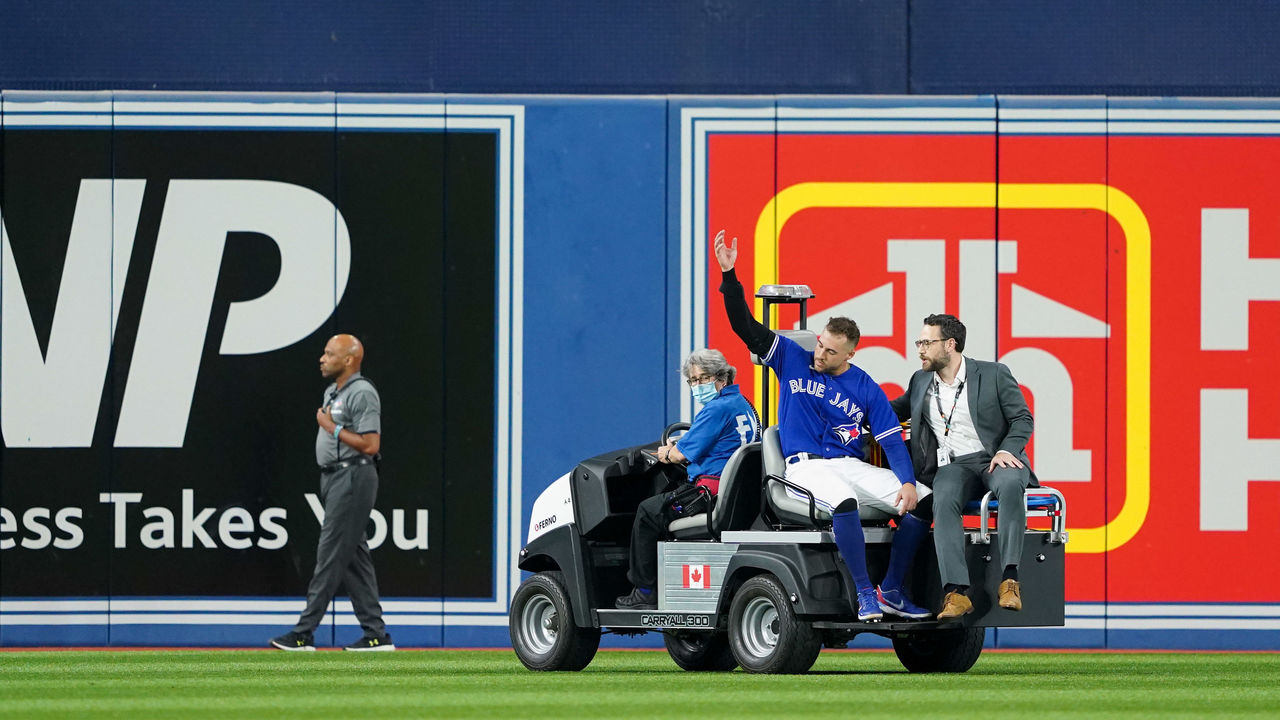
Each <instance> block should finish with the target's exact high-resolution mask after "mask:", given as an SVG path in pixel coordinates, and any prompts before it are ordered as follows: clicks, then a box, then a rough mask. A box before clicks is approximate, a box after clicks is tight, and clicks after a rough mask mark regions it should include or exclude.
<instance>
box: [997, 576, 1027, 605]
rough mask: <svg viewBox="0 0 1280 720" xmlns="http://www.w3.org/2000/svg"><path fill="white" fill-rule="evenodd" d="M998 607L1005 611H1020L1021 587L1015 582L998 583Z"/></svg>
mask: <svg viewBox="0 0 1280 720" xmlns="http://www.w3.org/2000/svg"><path fill="white" fill-rule="evenodd" d="M1000 607H1002V608H1004V609H1005V610H1021V609H1022V585H1020V584H1019V583H1018V581H1017V580H1005V581H1004V582H1002V583H1000Z"/></svg>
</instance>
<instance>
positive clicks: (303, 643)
mask: <svg viewBox="0 0 1280 720" xmlns="http://www.w3.org/2000/svg"><path fill="white" fill-rule="evenodd" d="M271 645H272V646H273V647H278V648H280V649H281V650H288V651H290V652H299V651H301V652H311V651H314V650H315V649H316V641H315V638H314V637H312V635H311V633H300V632H293V631H292V630H290V631H289V632H287V633H285V634H283V635H281V636H280V637H278V638H271Z"/></svg>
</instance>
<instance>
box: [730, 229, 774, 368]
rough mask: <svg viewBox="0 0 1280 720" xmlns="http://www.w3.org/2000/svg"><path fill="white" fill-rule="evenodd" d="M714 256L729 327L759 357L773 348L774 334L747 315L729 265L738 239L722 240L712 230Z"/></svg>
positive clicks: (742, 294) (748, 310)
mask: <svg viewBox="0 0 1280 720" xmlns="http://www.w3.org/2000/svg"><path fill="white" fill-rule="evenodd" d="M715 256H716V262H718V263H720V294H721V295H723V296H724V311H725V314H727V315H728V316H729V326H730V327H732V328H733V332H734V333H736V334H737V336H738V337H740V338H742V342H743V343H745V344H746V346H747V349H748V350H750V351H751V352H753V353H755V354H757V355H760V356H762V357H763V356H764V355H767V354H768V353H769V349H770V348H771V347H773V339H774V333H773V331H772V330H770V329H769V328H767V327H765V326H764V325H763V324H761V323H760V321H758V320H756V319H755V318H754V317H752V316H751V308H750V306H748V305H747V299H746V296H745V291H744V290H743V287H742V283H741V282H739V281H738V276H737V274H736V273H734V271H733V266H734V264H735V263H736V262H737V261H738V238H734V239H733V243H732V244H728V243H726V242H725V241H724V231H723V230H721V231H720V232H718V233H716V241H715Z"/></svg>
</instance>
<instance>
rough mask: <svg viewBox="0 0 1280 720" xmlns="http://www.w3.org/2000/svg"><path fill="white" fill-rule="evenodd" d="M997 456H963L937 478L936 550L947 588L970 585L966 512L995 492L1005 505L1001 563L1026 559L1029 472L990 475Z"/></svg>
mask: <svg viewBox="0 0 1280 720" xmlns="http://www.w3.org/2000/svg"><path fill="white" fill-rule="evenodd" d="M990 463H991V456H990V455H987V454H986V453H972V454H970V455H962V456H960V457H958V458H956V459H954V460H952V461H951V462H950V463H949V464H948V465H944V466H943V467H940V468H938V474H937V475H935V476H934V478H933V547H934V550H936V551H937V553H938V571H939V572H940V573H941V575H942V584H943V585H944V586H945V585H948V584H953V585H969V584H970V583H969V566H968V565H967V564H966V563H965V560H964V544H965V537H964V521H963V520H962V519H961V517H960V511H961V510H962V509H963V508H964V506H965V503H967V502H969V501H971V500H978V499H981V498H982V495H983V493H985V492H986V491H987V490H991V491H993V492H994V493H995V496H996V500H998V501H999V502H1000V516H999V525H998V528H999V532H998V536H999V547H1000V563H1001V567H1003V566H1004V565H1017V564H1018V561H1019V560H1020V559H1021V558H1022V540H1023V534H1024V533H1025V532H1026V529H1027V506H1026V505H1025V503H1024V501H1023V492H1024V491H1025V490H1026V489H1027V484H1028V483H1029V482H1030V481H1031V471H1030V470H1028V469H1027V468H1003V467H999V466H996V469H995V472H987V465H989V464H990Z"/></svg>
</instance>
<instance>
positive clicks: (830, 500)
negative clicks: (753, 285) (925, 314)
mask: <svg viewBox="0 0 1280 720" xmlns="http://www.w3.org/2000/svg"><path fill="white" fill-rule="evenodd" d="M737 244H738V239H737V238H734V239H733V244H732V245H727V244H726V243H725V240H724V231H723V230H721V231H720V232H719V234H717V235H716V239H715V256H716V260H717V261H718V262H719V263H720V270H721V272H722V277H721V284H720V292H721V294H723V295H724V306H725V312H726V313H727V314H728V316H729V324H730V325H731V326H732V327H733V331H734V332H735V333H736V334H737V335H738V337H740V338H742V341H743V342H744V343H746V346H747V348H748V349H749V350H751V351H752V352H753V353H755V354H757V355H759V356H760V357H761V358H763V359H764V362H765V364H766V365H768V366H769V367H770V368H772V369H773V371H774V373H776V374H777V376H778V385H779V387H780V392H779V396H780V397H779V400H778V405H779V410H778V425H779V431H778V432H779V439H780V440H781V443H782V453H783V455H784V456H785V457H786V462H787V466H786V479H787V481H788V482H791V483H795V484H796V485H798V486H800V487H803V488H805V489H806V490H808V491H809V492H811V493H813V497H814V502H815V503H817V505H818V506H820V507H822V508H823V509H824V510H827V511H828V512H830V513H831V517H832V530H833V531H834V533H835V538H836V546H837V547H838V548H839V550H840V555H841V557H843V558H844V562H845V565H846V566H848V568H849V573H850V575H852V577H853V582H854V586H855V587H856V588H857V599H858V619H859V620H863V621H867V620H879V619H880V618H882V617H883V615H884V613H885V612H889V613H893V614H895V615H899V616H902V617H907V618H925V617H928V616H929V615H930V613H929V611H928V610H926V609H924V608H921V607H919V606H917V605H915V604H914V603H912V602H911V600H910V598H908V597H907V594H906V592H905V591H904V590H903V588H902V581H903V579H904V578H905V576H906V572H907V569H908V568H909V567H910V565H911V560H912V558H913V557H914V556H915V552H916V548H917V547H919V545H920V541H921V540H922V539H923V538H924V536H925V534H926V533H927V532H928V531H929V521H928V520H927V519H926V518H928V517H929V514H928V507H929V506H930V505H931V504H932V502H931V501H930V502H928V503H926V504H925V506H923V507H921V508H920V509H919V510H917V504H918V503H919V502H920V501H921V500H924V499H926V498H928V496H929V493H930V490H929V488H927V487H920V488H917V487H916V481H915V475H914V471H913V469H912V466H911V456H910V455H909V454H908V453H907V447H906V445H905V444H904V443H903V441H902V434H901V426H900V425H899V422H898V416H897V414H896V413H895V412H894V411H893V408H892V407H891V406H890V405H889V399H888V398H887V397H885V394H884V391H883V390H881V389H880V386H879V385H877V384H876V382H875V381H874V380H872V379H871V377H870V376H869V375H867V374H866V373H865V372H863V370H862V369H861V368H858V367H856V366H854V365H851V364H850V362H849V361H850V360H851V359H853V354H854V352H855V349H856V348H857V346H858V340H859V338H860V333H859V332H858V326H857V324H855V323H854V322H853V321H852V320H850V319H848V318H832V319H831V321H830V322H828V323H827V326H826V328H824V329H823V331H822V333H821V334H820V335H819V336H818V341H817V347H816V348H815V349H814V351H813V352H812V353H810V352H809V351H807V350H805V349H804V348H802V347H800V345H798V344H797V343H796V342H794V341H793V340H791V339H789V338H785V337H783V336H781V335H778V334H776V333H774V332H773V331H772V330H770V329H768V328H767V327H765V326H764V325H762V324H760V323H759V322H758V321H756V319H755V318H753V317H751V311H750V308H749V307H748V306H747V301H746V298H745V297H744V294H743V288H742V283H740V282H739V281H738V277H737V275H736V274H735V273H734V271H733V266H734V263H736V262H737V259H738V248H737ZM864 423H865V424H867V425H869V426H870V427H871V434H872V436H874V437H875V439H876V440H877V441H879V442H880V445H881V447H882V448H884V454H885V457H887V458H888V459H889V466H890V468H892V470H886V469H884V468H880V467H875V466H873V465H870V464H868V463H866V462H864V461H863V460H864V456H863V450H862V440H861V434H862V426H863V424H864ZM788 492H790V493H792V494H793V495H796V496H797V497H803V496H800V495H799V494H798V493H796V492H795V491H794V490H791V489H788ZM859 504H865V505H867V506H868V507H874V508H877V509H879V510H883V511H885V512H888V513H890V514H893V515H897V516H899V517H898V530H897V532H895V533H894V536H893V546H892V550H891V552H890V557H889V569H888V571H887V572H886V574H885V577H884V580H883V581H882V582H881V584H880V587H879V588H876V587H874V586H873V585H872V584H871V580H870V578H869V577H868V575H867V557H866V546H865V543H864V540H863V536H862V522H861V519H860V518H859V516H858V506H859ZM912 511H916V514H913V512H912Z"/></svg>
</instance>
